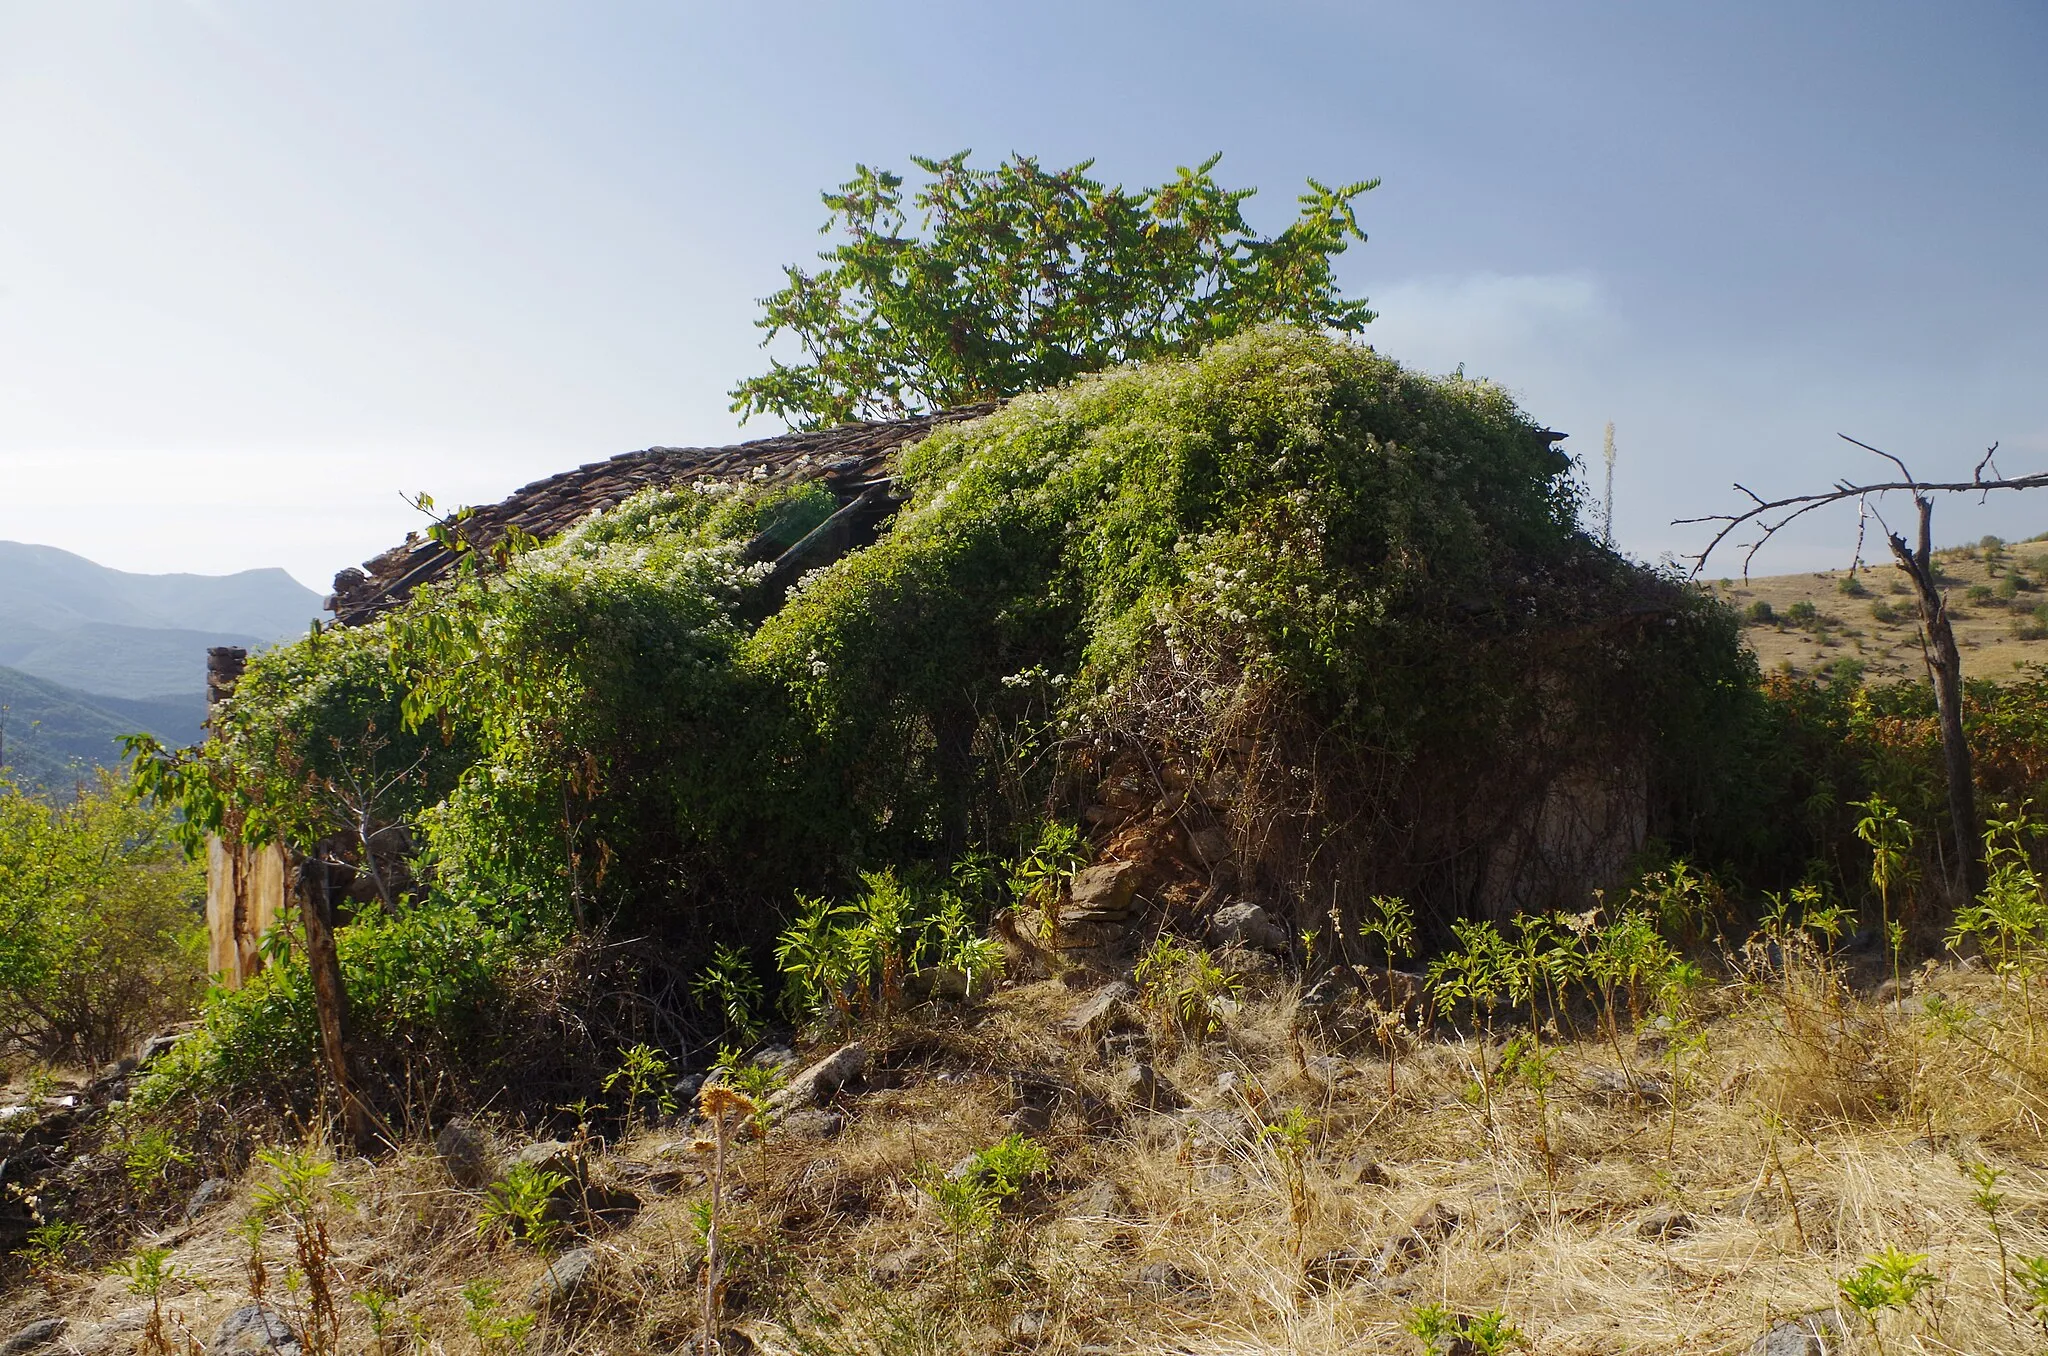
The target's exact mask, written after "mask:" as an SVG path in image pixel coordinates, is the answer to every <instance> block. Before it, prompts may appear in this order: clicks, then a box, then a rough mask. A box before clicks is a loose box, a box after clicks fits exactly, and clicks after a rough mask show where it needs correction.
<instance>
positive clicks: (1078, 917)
mask: <svg viewBox="0 0 2048 1356" xmlns="http://www.w3.org/2000/svg"><path fill="white" fill-rule="evenodd" d="M1143 874H1144V868H1143V867H1142V866H1140V865H1139V864H1138V863H1137V862H1103V863H1101V864H1100V865H1098V866H1090V867H1084V868H1083V869H1082V870H1080V871H1077V872H1075V873H1074V881H1073V884H1072V885H1071V886H1070V887H1069V888H1068V890H1067V907H1066V908H1065V909H1064V910H1062V911H1061V914H1060V928H1061V930H1062V931H1065V929H1066V926H1067V921H1068V920H1069V919H1072V920H1075V921H1082V920H1102V921H1106V922H1122V921H1123V920H1125V919H1126V918H1128V917H1129V916H1130V912H1131V899H1132V897H1133V896H1134V895H1136V894H1137V891H1138V879H1139V877H1140V876H1142V875H1143Z"/></svg>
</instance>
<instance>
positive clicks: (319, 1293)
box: [250, 1149, 355, 1356]
mask: <svg viewBox="0 0 2048 1356" xmlns="http://www.w3.org/2000/svg"><path fill="white" fill-rule="evenodd" d="M256 1159H257V1161H258V1162H259V1163H261V1164H263V1165H264V1166H265V1167H267V1168H269V1169H270V1174H271V1177H270V1180H269V1181H268V1182H266V1183H264V1184H263V1185H262V1186H260V1187H258V1188H256V1193H255V1197H254V1201H253V1209H252V1210H251V1212H250V1214H251V1217H252V1218H254V1219H256V1220H258V1221H261V1222H262V1223H263V1224H264V1225H275V1226H281V1227H282V1228H283V1229H284V1230H285V1232H286V1234H287V1235H288V1236H289V1237H290V1238H291V1241H292V1253H293V1257H294V1259H295V1261H296V1263H297V1266H296V1268H295V1270H294V1272H293V1273H292V1275H291V1276H288V1277H287V1279H288V1280H289V1279H296V1281H297V1282H298V1284H299V1285H300V1286H302V1287H303V1289H304V1293H305V1298H304V1300H303V1302H302V1306H301V1307H302V1309H303V1312H302V1313H301V1314H300V1315H299V1318H300V1322H299V1323H298V1325H297V1328H298V1331H299V1335H300V1339H301V1341H302V1342H303V1343H304V1344H305V1347H306V1351H307V1352H308V1356H334V1353H335V1352H337V1351H339V1350H340V1343H341V1313H340V1311H339V1309H338V1308H337V1307H336V1305H335V1302H334V1282H335V1281H336V1280H338V1279H340V1277H339V1274H338V1273H337V1272H336V1270H335V1267H334V1260H333V1259H334V1247H333V1243H332V1241H331V1239H330V1237H329V1225H330V1223H331V1221H332V1218H333V1215H334V1212H335V1211H336V1210H347V1209H350V1208H352V1207H353V1206H354V1205H355V1198H354V1197H353V1196H351V1195H350V1194H349V1192H348V1191H347V1190H346V1189H345V1188H343V1187H339V1186H336V1185H334V1183H333V1181H332V1178H333V1176H334V1163H333V1162H332V1161H331V1160H329V1159H325V1158H320V1157H317V1156H316V1155H314V1154H313V1153H311V1152H309V1151H308V1150H305V1149H291V1150H283V1151H279V1150H274V1149H266V1150H264V1151H262V1152H261V1153H259V1154H257V1155H256Z"/></svg>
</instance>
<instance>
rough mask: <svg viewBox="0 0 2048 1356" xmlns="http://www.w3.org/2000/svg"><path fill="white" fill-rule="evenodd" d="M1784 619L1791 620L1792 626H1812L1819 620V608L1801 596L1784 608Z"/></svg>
mask: <svg viewBox="0 0 2048 1356" xmlns="http://www.w3.org/2000/svg"><path fill="white" fill-rule="evenodd" d="M1785 620H1787V621H1789V622H1791V623H1792V624H1793V625H1794V626H1799V627H1808V626H1813V625H1815V624H1816V623H1818V622H1819V621H1820V609H1819V608H1817V607H1815V606H1814V605H1813V604H1812V603H1810V602H1808V601H1807V600H1806V599H1804V598H1801V599H1800V600H1799V601H1798V602H1796V603H1794V604H1792V605H1791V606H1790V607H1788V608H1786V609H1785Z"/></svg>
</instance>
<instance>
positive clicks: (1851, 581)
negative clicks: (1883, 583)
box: [1835, 570, 1870, 598]
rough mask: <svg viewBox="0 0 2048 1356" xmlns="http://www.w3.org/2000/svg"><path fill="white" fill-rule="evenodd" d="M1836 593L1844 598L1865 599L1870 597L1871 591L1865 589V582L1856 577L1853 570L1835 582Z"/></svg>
mask: <svg viewBox="0 0 2048 1356" xmlns="http://www.w3.org/2000/svg"><path fill="white" fill-rule="evenodd" d="M1835 592H1837V593H1839V594H1842V595H1843V596H1844V597H1849V598H1863V597H1867V596H1868V595H1869V593H1870V590H1869V589H1867V588H1865V587H1863V581H1862V580H1861V579H1858V578H1857V577H1856V572H1855V571H1854V570H1851V571H1850V572H1849V573H1847V574H1845V575H1843V576H1842V577H1841V578H1840V579H1838V580H1836V581H1835Z"/></svg>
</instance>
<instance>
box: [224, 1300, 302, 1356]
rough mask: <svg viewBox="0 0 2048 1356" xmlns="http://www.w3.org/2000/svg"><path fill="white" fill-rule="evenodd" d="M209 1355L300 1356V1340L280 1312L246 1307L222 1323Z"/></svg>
mask: <svg viewBox="0 0 2048 1356" xmlns="http://www.w3.org/2000/svg"><path fill="white" fill-rule="evenodd" d="M206 1356H300V1347H299V1339H298V1338H297V1337H296V1336H295V1335H293V1333H292V1330H291V1328H290V1326H289V1325H287V1324H286V1323H285V1321H284V1319H283V1318H282V1317H280V1316H279V1315H278V1313H277V1311H276V1310H274V1309H272V1308H270V1307H269V1306H268V1305H263V1304H245V1305H243V1306H242V1307H241V1308H239V1309H237V1310H235V1311H234V1312H233V1313H231V1314H229V1315H228V1316H227V1317H226V1318H224V1319H222V1320H221V1321H220V1327H219V1328H217V1329H215V1331H214V1334H213V1341H211V1342H209V1343H207V1346H206Z"/></svg>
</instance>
